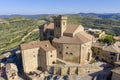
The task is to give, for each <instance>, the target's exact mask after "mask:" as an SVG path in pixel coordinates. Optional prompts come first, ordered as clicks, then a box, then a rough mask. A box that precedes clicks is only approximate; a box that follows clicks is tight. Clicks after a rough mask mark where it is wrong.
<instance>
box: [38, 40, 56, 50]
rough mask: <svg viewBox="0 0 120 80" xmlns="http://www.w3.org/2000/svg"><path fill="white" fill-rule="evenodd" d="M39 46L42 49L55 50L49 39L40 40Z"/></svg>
mask: <svg viewBox="0 0 120 80" xmlns="http://www.w3.org/2000/svg"><path fill="white" fill-rule="evenodd" d="M40 48H41V49H43V50H44V51H52V50H56V49H55V48H54V47H53V46H52V45H51V43H50V42H49V41H41V42H40Z"/></svg>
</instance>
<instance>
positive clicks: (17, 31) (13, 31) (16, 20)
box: [0, 17, 45, 53]
mask: <svg viewBox="0 0 120 80" xmlns="http://www.w3.org/2000/svg"><path fill="white" fill-rule="evenodd" d="M44 22H45V21H43V20H39V19H29V18H25V17H11V18H5V19H0V36H1V37H0V53H2V52H3V51H6V50H9V49H11V48H15V47H18V45H19V44H20V43H23V42H29V41H32V40H34V39H39V31H34V32H32V33H31V34H29V35H28V36H27V37H26V38H25V41H22V38H24V36H26V35H27V34H28V33H29V32H31V31H32V30H34V29H37V28H38V25H40V24H42V23H44ZM29 37H32V38H29Z"/></svg>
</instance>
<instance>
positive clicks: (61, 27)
mask: <svg viewBox="0 0 120 80" xmlns="http://www.w3.org/2000/svg"><path fill="white" fill-rule="evenodd" d="M66 28H67V17H66V16H63V15H59V16H57V17H54V37H57V38H59V37H61V36H63V33H64V31H65V30H66Z"/></svg>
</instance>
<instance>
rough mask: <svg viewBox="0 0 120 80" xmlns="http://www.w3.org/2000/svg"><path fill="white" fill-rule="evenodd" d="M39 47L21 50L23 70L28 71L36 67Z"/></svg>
mask: <svg viewBox="0 0 120 80" xmlns="http://www.w3.org/2000/svg"><path fill="white" fill-rule="evenodd" d="M38 51H39V48H33V49H27V50H23V51H22V61H23V69H24V72H26V73H29V72H30V71H34V70H36V69H37V68H38Z"/></svg>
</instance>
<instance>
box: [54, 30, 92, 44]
mask: <svg viewBox="0 0 120 80" xmlns="http://www.w3.org/2000/svg"><path fill="white" fill-rule="evenodd" d="M89 41H92V36H90V35H89V34H87V33H85V32H79V33H77V34H76V35H75V36H74V37H67V36H62V37H60V38H54V39H53V42H57V43H71V44H72V43H74V44H84V43H86V42H89Z"/></svg>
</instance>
